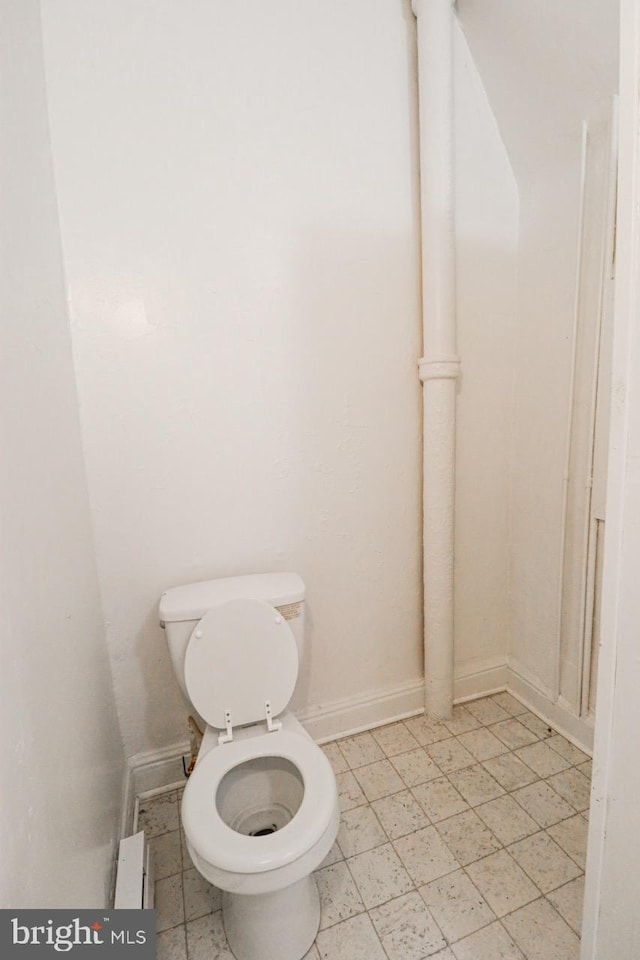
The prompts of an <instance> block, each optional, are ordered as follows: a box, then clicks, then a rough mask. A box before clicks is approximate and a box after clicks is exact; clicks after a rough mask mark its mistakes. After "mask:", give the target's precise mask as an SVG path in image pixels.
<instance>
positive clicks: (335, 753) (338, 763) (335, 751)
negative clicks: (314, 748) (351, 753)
mask: <svg viewBox="0 0 640 960" xmlns="http://www.w3.org/2000/svg"><path fill="white" fill-rule="evenodd" d="M321 749H322V752H323V753H324V755H325V757H326V758H327V760H328V761H329V763H330V764H331V766H332V768H333V772H334V773H346V771H347V770H348V769H349V764H348V763H347V761H346V759H345V756H344V754H343V752H342V750H341V749H340V747H339V746H338V744H337V743H336V742H335V741H332V742H331V743H325V744H323V745H322V748H321Z"/></svg>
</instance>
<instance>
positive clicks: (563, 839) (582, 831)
mask: <svg viewBox="0 0 640 960" xmlns="http://www.w3.org/2000/svg"><path fill="white" fill-rule="evenodd" d="M588 830H589V824H588V823H587V821H586V820H585V819H584V817H581V816H579V815H578V814H576V816H575V817H570V818H569V820H562V822H561V823H556V824H554V826H552V827H549V829H548V830H547V833H548V834H549V836H550V837H553V839H554V840H555V842H556V843H557V844H558V846H559V847H562V849H563V850H564V852H565V853H568V854H569V856H570V857H571V859H572V860H575V862H576V863H577V864H578V866H579V867H582V869H583V870H584V868H585V866H586V861H587V833H588Z"/></svg>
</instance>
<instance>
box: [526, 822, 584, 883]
mask: <svg viewBox="0 0 640 960" xmlns="http://www.w3.org/2000/svg"><path fill="white" fill-rule="evenodd" d="M508 849H509V853H510V854H511V856H512V857H513V858H514V860H516V862H517V863H518V864H519V865H520V866H521V867H522V869H523V870H524V871H525V873H526V874H527V875H528V876H529V877H531V879H532V880H533V882H534V883H535V884H536V885H537V886H538V888H539V889H540V890H541V891H542V892H543V893H549V891H550V890H555V889H556V887H561V886H562V885H563V884H565V883H568V882H569V880H575V878H576V877H577V876H579V875H580V874H581V873H582V871H581V869H580V867H578V866H577V864H576V863H574V861H573V860H572V859H571V857H568V856H567V854H566V853H565V852H564V850H561V849H560V847H559V846H558V844H557V843H556V842H555V841H554V840H553V839H552V838H551V837H549V836H548V835H547V834H546V833H543V832H542V833H536V834H534V835H533V836H532V837H526V838H525V839H524V840H518V842H517V843H513V844H512V845H511V846H510V847H509V848H508Z"/></svg>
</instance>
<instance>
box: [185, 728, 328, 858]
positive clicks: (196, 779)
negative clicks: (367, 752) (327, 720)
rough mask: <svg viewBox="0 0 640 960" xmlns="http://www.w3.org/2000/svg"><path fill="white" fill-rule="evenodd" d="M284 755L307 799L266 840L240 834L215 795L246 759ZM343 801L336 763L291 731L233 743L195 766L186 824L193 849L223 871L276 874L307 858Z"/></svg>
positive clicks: (187, 790)
mask: <svg viewBox="0 0 640 960" xmlns="http://www.w3.org/2000/svg"><path fill="white" fill-rule="evenodd" d="M264 757H282V758H283V759H285V760H288V761H289V762H290V763H292V764H293V765H294V766H295V767H296V769H297V770H298V772H299V774H300V776H301V779H302V783H303V791H304V792H303V797H302V802H301V804H300V807H299V808H298V810H297V811H296V813H295V815H294V817H293V818H292V820H291V821H290V822H289V823H288V824H287V825H286V826H285V827H283V828H282V829H281V830H278V831H276V832H275V833H272V834H269V835H267V836H262V837H249V836H245V835H243V834H240V833H237V832H236V831H235V830H233V829H232V828H231V827H229V826H228V825H227V824H226V823H225V822H224V820H223V819H222V818H221V816H220V814H219V812H218V809H217V805H216V794H217V789H218V785H219V784H220V782H221V781H222V778H223V777H224V776H225V774H227V773H229V772H230V771H231V770H233V769H234V768H235V767H238V766H240V765H241V764H243V763H246V762H247V761H250V760H254V759H259V758H264ZM337 803H338V796H337V787H336V780H335V776H334V773H333V769H332V767H331V764H330V763H329V761H328V760H327V758H326V756H325V755H324V753H323V751H322V750H321V749H320V747H318V746H317V744H315V743H314V742H313V740H311V739H307V737H306V736H303V735H300V734H298V733H293V732H290V731H278V732H277V733H265V734H260V735H258V736H255V737H250V738H248V739H245V740H238V741H232V742H231V743H228V744H223V745H221V746H219V747H215V748H214V749H213V750H211V751H209V753H207V754H206V755H205V756H204V757H202V759H201V760H199V761H198V763H197V764H196V766H195V768H194V770H193V773H192V774H191V776H190V778H189V780H188V782H187V785H186V788H185V792H184V796H183V798H182V823H183V827H184V830H185V834H186V835H187V839H188V841H189V843H190V844H191V846H192V847H193V848H194V850H195V851H196V852H197V853H198V855H199V856H200V857H202V858H203V859H204V860H206V861H207V862H209V863H211V864H212V865H214V866H216V867H217V868H218V869H221V870H227V871H230V872H233V873H262V872H266V871H269V870H276V869H278V868H279V867H282V866H286V865H287V864H289V863H292V862H293V861H295V860H297V859H299V858H300V857H302V856H304V855H305V854H306V853H307V852H308V851H309V850H310V849H311V848H312V847H313V846H314V844H315V843H316V842H317V840H318V839H319V838H320V837H322V836H323V834H324V832H325V831H326V830H327V828H328V827H329V825H330V824H331V821H332V819H333V817H334V813H335V809H336V805H337Z"/></svg>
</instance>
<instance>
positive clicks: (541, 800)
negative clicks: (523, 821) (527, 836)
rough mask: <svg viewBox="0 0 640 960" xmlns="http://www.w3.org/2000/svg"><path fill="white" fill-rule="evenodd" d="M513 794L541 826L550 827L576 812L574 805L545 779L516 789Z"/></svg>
mask: <svg viewBox="0 0 640 960" xmlns="http://www.w3.org/2000/svg"><path fill="white" fill-rule="evenodd" d="M511 796H512V797H513V798H514V800H517V801H518V803H519V804H520V806H521V807H522V808H523V809H524V810H526V811H527V813H528V814H529V815H530V816H531V817H533V819H534V820H535V821H536V823H539V824H540V826H541V827H550V826H551V825H552V824H553V823H558V821H559V820H566V818H567V817H570V816H571V815H572V814H573V813H574V809H573V807H572V806H571V805H570V804H568V803H567V801H566V800H563V799H562V797H561V796H560V795H559V794H557V793H556V792H555V790H554V789H553V787H550V786H549V784H548V783H546V782H545V781H544V780H536V782H535V783H530V784H529V786H528V787H521V788H520V789H519V790H514V791H513V793H512V794H511Z"/></svg>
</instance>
